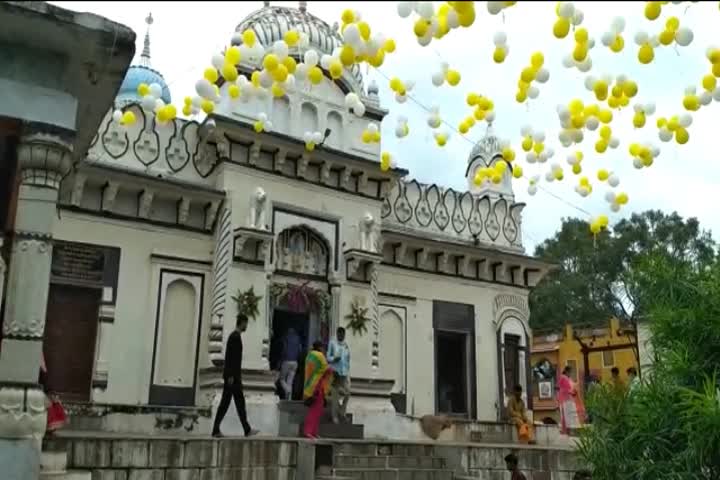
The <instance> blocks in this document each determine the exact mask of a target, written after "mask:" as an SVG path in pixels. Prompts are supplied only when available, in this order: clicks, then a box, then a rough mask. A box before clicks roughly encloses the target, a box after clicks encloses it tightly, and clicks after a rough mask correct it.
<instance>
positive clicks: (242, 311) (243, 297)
mask: <svg viewBox="0 0 720 480" xmlns="http://www.w3.org/2000/svg"><path fill="white" fill-rule="evenodd" d="M232 299H233V301H234V302H235V307H236V308H237V312H238V315H245V316H246V317H247V318H250V319H252V320H255V319H256V318H257V316H258V315H260V300H261V299H262V297H261V296H260V295H255V287H254V286H251V287H250V288H248V289H247V290H245V291H244V292H243V291H241V290H238V292H237V294H236V295H235V296H234V297H232Z"/></svg>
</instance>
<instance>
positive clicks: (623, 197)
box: [615, 192, 628, 205]
mask: <svg viewBox="0 0 720 480" xmlns="http://www.w3.org/2000/svg"><path fill="white" fill-rule="evenodd" d="M615 201H616V202H617V203H619V204H620V205H625V204H627V202H628V195H627V193H624V192H621V193H618V194H617V196H616V197H615Z"/></svg>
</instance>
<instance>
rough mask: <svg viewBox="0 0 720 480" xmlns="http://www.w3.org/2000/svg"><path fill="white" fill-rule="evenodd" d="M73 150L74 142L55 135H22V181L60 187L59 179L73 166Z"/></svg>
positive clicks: (20, 146) (18, 150) (20, 151)
mask: <svg viewBox="0 0 720 480" xmlns="http://www.w3.org/2000/svg"><path fill="white" fill-rule="evenodd" d="M72 151H73V147H72V145H71V144H70V143H68V142H66V141H64V140H62V139H61V138H60V137H58V136H56V135H50V134H46V133H33V134H30V135H25V136H23V137H22V138H21V139H20V143H19V145H18V147H17V157H18V166H19V168H20V172H21V176H22V183H23V184H25V185H36V186H38V187H50V188H55V189H57V188H60V181H61V180H62V178H63V177H64V176H65V175H66V174H67V173H68V172H69V171H70V168H71V167H72Z"/></svg>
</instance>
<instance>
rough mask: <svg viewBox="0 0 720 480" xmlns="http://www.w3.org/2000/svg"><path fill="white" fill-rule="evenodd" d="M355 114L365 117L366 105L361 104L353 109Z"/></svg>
mask: <svg viewBox="0 0 720 480" xmlns="http://www.w3.org/2000/svg"><path fill="white" fill-rule="evenodd" d="M353 113H354V114H355V115H356V116H358V117H363V116H364V115H365V104H364V103H362V102H359V103H358V104H357V105H355V106H354V107H353Z"/></svg>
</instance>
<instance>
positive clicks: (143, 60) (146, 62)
mask: <svg viewBox="0 0 720 480" xmlns="http://www.w3.org/2000/svg"><path fill="white" fill-rule="evenodd" d="M145 23H146V24H147V30H146V31H145V45H144V46H143V51H142V54H140V65H142V66H143V67H149V66H150V25H152V24H153V17H152V13H148V16H147V17H145Z"/></svg>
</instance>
